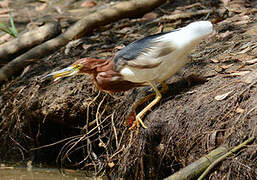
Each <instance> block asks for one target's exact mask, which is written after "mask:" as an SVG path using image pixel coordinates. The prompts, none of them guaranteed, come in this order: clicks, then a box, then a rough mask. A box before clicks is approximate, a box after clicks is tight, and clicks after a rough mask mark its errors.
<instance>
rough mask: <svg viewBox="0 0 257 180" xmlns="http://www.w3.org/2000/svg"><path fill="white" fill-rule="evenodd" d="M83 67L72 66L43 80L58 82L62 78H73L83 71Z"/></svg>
mask: <svg viewBox="0 0 257 180" xmlns="http://www.w3.org/2000/svg"><path fill="white" fill-rule="evenodd" d="M81 67H82V66H81V65H78V64H76V65H72V66H69V67H67V68H64V69H61V70H59V71H55V72H52V73H50V74H48V75H46V76H44V77H43V79H54V81H57V80H58V79H60V78H62V77H68V76H73V75H76V74H78V73H79V71H80V69H81Z"/></svg>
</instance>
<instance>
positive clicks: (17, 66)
mask: <svg viewBox="0 0 257 180" xmlns="http://www.w3.org/2000/svg"><path fill="white" fill-rule="evenodd" d="M165 2H166V0H140V1H138V0H134V1H126V2H120V3H117V4H116V5H114V6H112V7H111V8H108V9H104V10H101V11H99V12H96V13H93V14H90V15H89V16H86V17H84V18H83V19H81V20H79V21H78V22H77V23H75V24H74V25H73V26H71V27H70V28H69V29H68V30H67V31H66V32H64V33H63V34H61V35H59V36H58V37H57V38H55V39H51V40H49V41H47V42H45V43H43V44H41V45H39V46H36V47H35V48H33V49H31V50H29V51H28V52H26V53H25V54H23V55H21V56H19V57H17V58H15V59H14V60H12V61H11V62H9V63H8V64H7V65H5V66H4V67H2V68H1V69H0V82H2V81H4V80H8V78H9V77H11V76H12V75H13V74H15V73H18V72H20V71H22V70H23V68H24V67H26V66H28V65H29V64H31V63H32V62H36V61H38V60H39V59H40V58H43V57H45V56H47V55H50V54H51V53H52V52H54V51H56V50H58V49H59V48H61V47H63V46H64V45H66V44H67V43H68V42H69V41H70V40H74V39H77V38H80V37H82V36H83V35H85V34H86V33H88V32H91V31H92V30H93V29H94V28H96V27H99V26H101V25H106V24H109V23H111V22H114V21H117V20H119V19H122V18H131V17H138V16H141V15H143V14H145V13H147V12H150V11H152V10H153V9H154V8H156V7H158V6H159V5H161V4H163V3H165ZM31 59H33V61H31Z"/></svg>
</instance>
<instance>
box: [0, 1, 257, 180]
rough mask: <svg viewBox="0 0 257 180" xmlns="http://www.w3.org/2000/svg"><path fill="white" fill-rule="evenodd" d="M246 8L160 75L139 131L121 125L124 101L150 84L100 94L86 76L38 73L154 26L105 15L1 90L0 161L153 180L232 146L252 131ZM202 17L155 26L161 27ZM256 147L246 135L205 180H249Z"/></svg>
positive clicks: (255, 170)
mask: <svg viewBox="0 0 257 180" xmlns="http://www.w3.org/2000/svg"><path fill="white" fill-rule="evenodd" d="M207 2H209V1H207ZM186 5H187V4H184V5H181V4H179V5H178V4H176V3H173V4H171V3H168V4H166V5H164V6H162V7H161V9H157V10H156V11H155V13H156V14H157V15H158V16H161V15H163V13H164V12H165V13H172V12H174V10H178V11H179V10H180V9H179V8H182V7H186ZM204 5H205V6H206V7H207V8H211V6H213V5H212V4H209V3H206V4H204ZM217 5H218V8H220V9H222V8H223V6H222V3H219V4H217ZM249 6H250V7H249ZM246 7H247V8H248V9H243V10H242V12H233V11H231V12H229V13H228V14H227V15H226V17H225V19H224V20H223V21H221V22H219V23H217V24H216V25H215V29H216V31H217V34H216V35H215V36H213V37H211V38H210V39H207V40H206V41H204V42H202V43H201V44H200V46H199V47H198V48H197V49H196V50H195V51H194V52H192V54H191V59H192V62H191V63H190V64H188V65H187V66H186V67H185V68H184V69H183V70H182V71H181V72H180V74H177V75H175V76H173V77H172V78H171V79H169V80H168V81H167V83H168V85H169V91H168V92H167V93H166V94H165V95H164V96H163V98H162V100H161V102H160V103H159V104H158V105H157V106H155V107H154V108H153V109H152V111H151V112H150V113H148V114H147V116H146V117H145V118H144V122H145V124H146V125H147V126H148V128H147V129H140V131H139V133H137V130H136V129H135V130H133V131H130V130H128V125H127V123H128V122H126V121H125V119H126V117H127V115H128V114H129V113H130V111H131V107H132V104H133V102H135V101H136V99H138V98H140V97H142V96H144V95H145V94H149V93H151V91H152V90H151V89H150V88H149V87H145V88H138V89H133V90H130V91H128V92H125V93H119V94H108V93H106V92H99V91H98V90H97V89H96V88H95V87H94V85H93V84H92V82H91V81H90V77H88V76H76V77H69V78H65V79H63V80H60V81H57V82H46V81H43V80H42V77H43V76H44V75H46V74H48V73H50V72H52V71H55V70H59V69H61V68H63V67H66V66H68V65H69V64H71V63H72V62H74V61H75V60H76V59H79V58H81V57H85V56H88V57H97V58H101V57H104V58H107V57H111V56H112V52H114V51H116V50H115V49H114V47H117V46H121V45H123V44H125V45H127V44H128V43H129V42H132V41H133V40H136V39H139V38H140V37H143V36H146V35H149V34H152V33H154V32H156V31H157V30H158V28H156V27H157V26H158V24H156V25H154V26H155V27H152V24H151V20H142V19H141V18H140V19H137V20H128V19H125V20H122V21H120V22H114V23H113V24H110V25H108V26H105V27H101V28H99V29H97V30H95V31H94V32H93V33H92V34H91V36H89V37H85V38H84V39H83V43H82V44H80V45H79V46H78V47H76V48H72V49H71V50H70V52H69V55H65V53H64V50H65V48H63V49H61V50H59V51H58V52H55V53H54V54H52V55H51V56H49V57H47V58H45V59H42V61H41V62H40V63H37V64H34V65H31V66H29V67H28V68H27V69H26V71H24V72H23V74H22V75H21V76H19V77H16V78H15V79H14V80H12V81H9V82H8V83H6V84H4V85H2V87H1V89H0V109H1V111H0V134H1V136H0V141H1V144H2V145H1V147H0V152H1V154H2V156H1V157H0V159H1V160H2V161H6V160H13V161H17V160H21V161H23V162H26V161H28V160H32V161H33V163H35V164H38V163H47V164H48V165H49V164H56V162H55V161H56V160H57V164H58V165H62V167H69V168H70V167H76V168H82V169H86V170H88V169H91V170H93V171H95V172H97V173H98V175H101V174H102V173H103V172H105V174H107V176H109V177H112V178H113V177H125V178H126V179H129V178H133V177H137V179H141V178H144V179H161V178H164V177H167V176H169V175H171V174H173V173H174V172H176V171H178V170H179V169H181V168H182V167H185V166H187V165H188V164H190V163H192V162H194V161H195V160H197V159H199V158H200V157H202V156H204V155H205V154H207V153H208V152H210V151H211V150H213V149H215V148H217V147H218V146H220V145H221V144H225V143H227V144H229V146H230V147H233V146H235V145H238V144H240V143H241V142H242V141H244V140H245V139H247V138H249V137H250V136H256V135H257V128H256V125H257V106H256V104H257V70H256V69H257V62H255V63H251V62H250V60H252V59H255V58H256V53H257V46H256V42H257V30H256V29H257V16H256V14H255V13H254V12H249V9H254V8H257V5H256V3H254V2H252V3H251V4H250V5H247V6H246ZM199 8H202V7H198V6H196V7H188V8H187V9H186V11H196V10H198V9H199ZM255 12H256V11H255ZM216 16H217V14H216V15H210V16H208V17H207V18H208V19H215V18H217V17H216ZM205 18H206V17H203V16H200V17H192V18H191V19H182V20H178V21H175V22H174V21H172V22H166V21H165V22H160V24H161V25H163V26H164V30H165V29H166V28H167V29H168V28H169V27H176V28H177V27H181V26H184V25H185V24H188V23H189V22H192V21H194V20H203V19H205ZM160 24H159V26H160ZM113 49H114V50H113ZM247 72H248V73H247ZM243 73H247V74H243ZM221 95H223V96H221ZM56 142H58V143H56ZM52 143H53V144H52ZM45 145H49V146H45ZM256 149H257V148H256V140H255V142H254V143H253V144H251V145H249V146H248V147H247V148H246V149H244V150H242V151H240V152H239V153H238V154H234V155H233V156H231V157H229V158H228V159H226V160H225V161H223V162H222V164H220V165H219V166H218V167H217V168H216V169H214V170H213V171H212V173H211V174H210V175H209V179H224V178H228V179H229V178H230V179H255V178H256V177H257V164H256V162H257V151H256Z"/></svg>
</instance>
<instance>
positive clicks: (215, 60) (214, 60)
mask: <svg viewBox="0 0 257 180" xmlns="http://www.w3.org/2000/svg"><path fill="white" fill-rule="evenodd" d="M211 61H212V62H214V63H218V62H220V61H219V60H218V59H211Z"/></svg>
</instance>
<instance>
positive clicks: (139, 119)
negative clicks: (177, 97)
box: [130, 82, 168, 129]
mask: <svg viewBox="0 0 257 180" xmlns="http://www.w3.org/2000/svg"><path fill="white" fill-rule="evenodd" d="M149 84H150V85H151V87H152V88H153V89H154V91H155V94H156V97H155V99H154V100H153V101H152V102H151V103H150V104H148V105H147V106H146V107H145V108H144V109H143V110H142V111H140V112H139V113H138V114H137V115H136V120H135V122H134V123H133V125H132V126H131V127H130V129H133V128H134V127H135V126H137V127H138V128H139V126H140V124H141V126H142V127H143V128H147V127H146V125H145V124H144V123H143V121H142V117H143V116H144V115H145V113H147V112H148V111H149V110H150V109H151V108H152V107H153V106H154V105H155V104H157V103H158V102H159V101H160V99H161V98H162V95H161V92H162V91H167V90H168V86H167V85H166V84H165V83H164V82H162V90H161V92H160V91H159V90H158V89H157V87H156V86H155V85H154V84H152V83H151V82H149ZM152 96H153V94H150V95H148V96H146V97H145V98H143V100H141V101H143V102H145V101H146V100H148V99H149V98H150V97H152ZM141 101H140V102H139V103H136V105H138V104H142V103H141Z"/></svg>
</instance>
